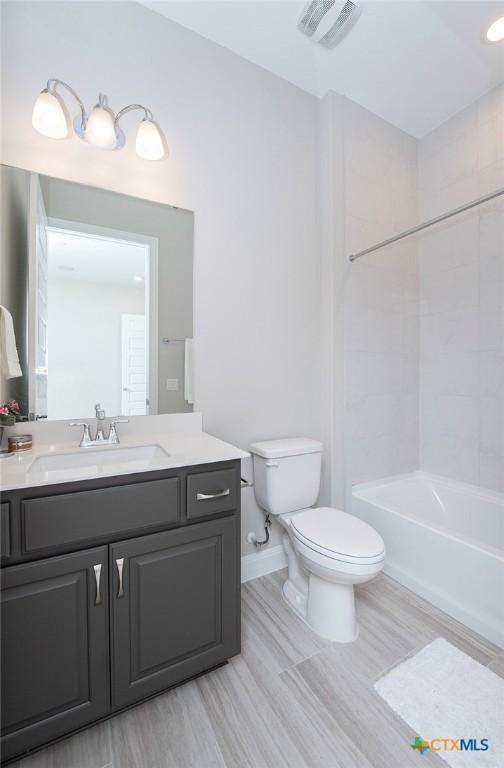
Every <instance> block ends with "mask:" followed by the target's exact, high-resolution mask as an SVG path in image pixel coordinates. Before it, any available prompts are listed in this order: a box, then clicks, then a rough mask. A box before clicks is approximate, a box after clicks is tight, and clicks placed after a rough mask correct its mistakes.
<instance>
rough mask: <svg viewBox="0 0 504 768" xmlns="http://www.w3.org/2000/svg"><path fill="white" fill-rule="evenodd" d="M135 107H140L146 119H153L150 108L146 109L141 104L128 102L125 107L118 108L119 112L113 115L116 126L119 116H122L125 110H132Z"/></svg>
mask: <svg viewBox="0 0 504 768" xmlns="http://www.w3.org/2000/svg"><path fill="white" fill-rule="evenodd" d="M135 109H141V110H142V112H143V113H144V115H145V119H146V120H153V119H154V117H153V115H152V112H151V111H150V109H147V107H144V106H143V104H128V106H127V107H123V109H120V110H119V112H118V113H117V115H116V117H115V124H116V126H117V125H118V124H119V120H120V119H121V117H123V115H125V114H126V113H127V112H133V110H135Z"/></svg>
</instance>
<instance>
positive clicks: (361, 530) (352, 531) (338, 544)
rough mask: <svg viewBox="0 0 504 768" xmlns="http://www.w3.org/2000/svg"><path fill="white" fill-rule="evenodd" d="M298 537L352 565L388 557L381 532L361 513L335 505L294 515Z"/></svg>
mask: <svg viewBox="0 0 504 768" xmlns="http://www.w3.org/2000/svg"><path fill="white" fill-rule="evenodd" d="M291 530H292V534H293V535H294V537H295V538H296V539H297V541H299V542H301V543H302V544H304V546H305V547H308V548H309V549H311V550H312V551H313V552H316V553H317V554H318V555H324V556H325V557H327V558H329V559H330V560H338V561H341V562H346V563H351V564H353V565H371V564H372V563H379V562H381V561H382V560H383V559H384V558H385V545H384V543H383V539H382V537H381V536H380V534H379V533H377V532H376V531H375V530H374V529H373V528H371V526H370V525H368V524H367V523H365V522H364V521H363V520H360V519H359V518H358V517H355V516H353V515H349V514H347V513H346V512H343V511H342V510H340V509H334V508H333V507H314V508H310V509H305V510H304V511H303V512H298V513H297V514H295V515H293V517H292V518H291Z"/></svg>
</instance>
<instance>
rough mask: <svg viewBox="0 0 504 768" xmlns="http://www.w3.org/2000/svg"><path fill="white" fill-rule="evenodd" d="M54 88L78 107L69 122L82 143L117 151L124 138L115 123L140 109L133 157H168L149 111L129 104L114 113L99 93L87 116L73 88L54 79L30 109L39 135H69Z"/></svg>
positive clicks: (52, 137)
mask: <svg viewBox="0 0 504 768" xmlns="http://www.w3.org/2000/svg"><path fill="white" fill-rule="evenodd" d="M58 86H60V87H61V88H66V90H67V91H68V92H69V93H70V94H71V95H72V96H73V97H74V99H75V100H76V101H77V103H78V105H79V108H80V113H79V114H78V115H77V116H76V117H75V118H74V120H73V130H74V133H75V134H76V135H77V136H78V137H79V138H80V139H82V140H83V141H86V142H87V143H88V144H91V145H92V146H94V147H98V148H100V149H109V150H114V149H121V148H122V147H124V145H125V143H126V137H125V135H124V131H123V130H122V128H121V127H120V126H119V120H120V119H121V118H122V117H123V116H124V115H125V114H126V113H127V112H132V111H134V110H141V111H142V112H143V113H144V117H143V119H142V121H141V123H140V125H139V126H138V129H137V135H136V144H135V147H136V152H137V155H138V156H139V157H141V158H143V159H144V160H161V159H162V158H163V157H165V156H166V155H167V154H168V149H167V147H166V142H165V139H164V137H163V134H162V132H161V129H160V128H159V126H158V124H157V123H156V122H155V120H154V117H153V115H152V112H151V111H150V109H147V107H144V106H143V105H142V104H129V105H128V106H127V107H124V108H123V109H121V110H119V112H117V114H116V113H114V112H113V111H112V109H111V108H110V107H109V104H108V99H107V97H106V96H104V95H103V94H101V93H100V94H99V96H98V103H97V104H95V106H94V107H93V109H92V110H91V112H90V114H89V115H88V114H87V112H86V109H85V107H84V104H83V102H82V99H81V98H80V97H79V96H78V94H77V93H76V92H75V91H74V89H73V88H71V87H70V86H69V85H68V84H67V83H64V82H63V81H62V80H57V79H54V78H51V79H50V80H48V81H47V86H46V88H44V90H43V91H42V92H41V93H40V94H39V96H38V98H37V100H36V102H35V105H34V107H33V114H32V125H33V127H34V128H35V130H36V131H38V132H39V133H41V134H42V135H43V136H47V137H49V138H50V139H66V138H68V136H70V133H71V130H70V118H69V115H68V111H67V108H66V105H65V102H64V101H63V99H62V97H61V95H60V94H59V93H58V92H57V91H56V88H57V87H58Z"/></svg>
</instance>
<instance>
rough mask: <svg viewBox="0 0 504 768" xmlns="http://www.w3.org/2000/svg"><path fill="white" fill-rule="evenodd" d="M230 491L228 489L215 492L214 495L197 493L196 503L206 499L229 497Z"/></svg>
mask: <svg viewBox="0 0 504 768" xmlns="http://www.w3.org/2000/svg"><path fill="white" fill-rule="evenodd" d="M230 493H231V491H230V490H229V488H225V489H224V490H223V491H215V493H197V494H196V499H197V501H205V500H206V499H221V498H222V497H223V496H229V494H230Z"/></svg>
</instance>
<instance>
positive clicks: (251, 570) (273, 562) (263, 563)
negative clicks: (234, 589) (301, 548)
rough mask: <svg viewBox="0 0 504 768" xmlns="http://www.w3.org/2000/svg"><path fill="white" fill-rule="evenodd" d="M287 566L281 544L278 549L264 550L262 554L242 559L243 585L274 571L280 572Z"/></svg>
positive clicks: (253, 554)
mask: <svg viewBox="0 0 504 768" xmlns="http://www.w3.org/2000/svg"><path fill="white" fill-rule="evenodd" d="M286 565H287V558H286V555H285V552H284V548H283V546H282V545H281V544H278V545H277V546H276V547H270V548H269V549H264V550H262V551H261V552H252V554H251V555H244V556H243V557H242V559H241V580H242V584H243V583H244V582H245V581H250V580H251V579H257V578H258V577H259V576H266V574H268V573H273V571H279V570H280V569H281V568H285V567H286Z"/></svg>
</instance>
